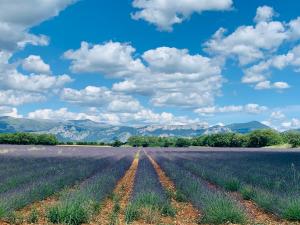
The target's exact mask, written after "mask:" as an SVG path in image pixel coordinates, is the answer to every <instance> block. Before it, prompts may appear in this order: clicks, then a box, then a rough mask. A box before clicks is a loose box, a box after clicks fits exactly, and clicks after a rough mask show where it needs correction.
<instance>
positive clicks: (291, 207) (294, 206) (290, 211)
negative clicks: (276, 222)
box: [283, 199, 300, 221]
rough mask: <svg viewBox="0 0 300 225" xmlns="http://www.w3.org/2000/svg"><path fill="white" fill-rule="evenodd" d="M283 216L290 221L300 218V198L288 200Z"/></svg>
mask: <svg viewBox="0 0 300 225" xmlns="http://www.w3.org/2000/svg"><path fill="white" fill-rule="evenodd" d="M283 218H285V219H287V220H290V221H299V220H300V199H293V200H290V201H289V202H287V204H286V206H285V209H284V211H283Z"/></svg>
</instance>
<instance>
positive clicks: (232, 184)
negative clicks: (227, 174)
mask: <svg viewBox="0 0 300 225" xmlns="http://www.w3.org/2000/svg"><path fill="white" fill-rule="evenodd" d="M240 187H241V183H240V181H239V180H238V179H236V178H234V177H233V178H228V179H227V180H226V181H225V183H224V188H225V190H227V191H238V190H239V189H240Z"/></svg>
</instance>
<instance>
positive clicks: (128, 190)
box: [90, 153, 139, 225]
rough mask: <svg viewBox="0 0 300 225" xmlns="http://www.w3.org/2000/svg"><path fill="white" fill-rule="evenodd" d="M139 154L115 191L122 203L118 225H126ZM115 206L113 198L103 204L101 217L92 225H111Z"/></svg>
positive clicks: (97, 217) (98, 216) (94, 220)
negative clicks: (127, 207) (126, 213)
mask: <svg viewBox="0 0 300 225" xmlns="http://www.w3.org/2000/svg"><path fill="white" fill-rule="evenodd" d="M138 154H139V153H137V156H136V157H135V159H134V160H133V162H132V164H131V166H130V168H129V169H128V171H127V172H126V173H125V175H124V177H123V178H122V179H121V180H119V182H118V184H117V185H116V187H115V189H114V191H113V193H114V195H116V196H118V197H119V198H120V200H119V203H120V207H121V210H120V214H119V218H118V223H117V224H120V225H123V224H126V222H125V210H126V206H127V204H128V202H129V200H130V197H131V194H132V191H133V186H134V179H135V174H136V171H137V168H138V163H139V158H138ZM113 206H114V202H113V200H112V199H111V198H108V199H107V200H106V201H105V203H104V204H103V207H102V209H101V212H100V213H99V215H97V216H96V217H95V218H94V219H93V221H92V222H91V223H90V224H91V225H92V224H99V225H109V223H110V215H111V213H112V209H113Z"/></svg>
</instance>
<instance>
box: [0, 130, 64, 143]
mask: <svg viewBox="0 0 300 225" xmlns="http://www.w3.org/2000/svg"><path fill="white" fill-rule="evenodd" d="M58 143H59V142H58V140H57V138H56V137H55V136H54V135H52V134H35V133H9V134H0V144H13V145H57V144H58Z"/></svg>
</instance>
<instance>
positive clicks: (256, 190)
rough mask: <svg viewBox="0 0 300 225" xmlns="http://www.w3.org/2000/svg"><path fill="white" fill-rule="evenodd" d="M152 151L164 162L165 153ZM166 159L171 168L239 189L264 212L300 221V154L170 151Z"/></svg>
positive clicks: (231, 189)
mask: <svg viewBox="0 0 300 225" xmlns="http://www.w3.org/2000/svg"><path fill="white" fill-rule="evenodd" d="M155 154H156V155H158V156H159V157H158V158H160V161H162V165H165V164H166V160H165V158H166V156H165V154H163V153H161V154H159V153H158V152H157V153H155ZM162 157H164V160H162V159H161V158H162ZM168 158H169V161H170V163H171V164H172V165H175V164H176V167H177V169H176V168H174V169H173V170H182V171H189V173H190V174H191V176H192V177H196V178H197V179H204V180H206V181H209V182H211V183H214V184H217V185H218V186H220V187H222V188H223V189H224V190H226V191H232V192H236V191H238V192H240V193H241V195H242V197H243V198H244V199H246V200H253V201H254V202H256V203H257V205H259V206H260V207H261V208H262V209H264V210H266V211H267V212H272V213H274V214H276V215H278V216H279V217H281V218H284V219H287V220H291V221H300V197H299V193H300V171H299V169H300V153H297V152H291V153H283V152H230V153H228V152H176V153H175V152H173V153H172V152H169V153H168ZM167 167H170V165H167V166H165V169H166V170H168V168H167ZM170 176H172V173H170Z"/></svg>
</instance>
